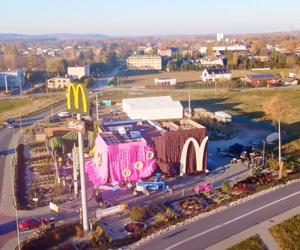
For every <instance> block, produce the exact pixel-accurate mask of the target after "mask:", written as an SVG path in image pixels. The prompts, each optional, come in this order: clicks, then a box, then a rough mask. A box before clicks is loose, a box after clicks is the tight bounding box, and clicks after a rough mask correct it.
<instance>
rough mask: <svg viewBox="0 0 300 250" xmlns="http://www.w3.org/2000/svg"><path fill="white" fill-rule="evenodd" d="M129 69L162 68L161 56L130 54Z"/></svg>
mask: <svg viewBox="0 0 300 250" xmlns="http://www.w3.org/2000/svg"><path fill="white" fill-rule="evenodd" d="M127 69H128V70H161V69H162V60H161V57H160V56H141V55H138V56H130V57H128V59H127Z"/></svg>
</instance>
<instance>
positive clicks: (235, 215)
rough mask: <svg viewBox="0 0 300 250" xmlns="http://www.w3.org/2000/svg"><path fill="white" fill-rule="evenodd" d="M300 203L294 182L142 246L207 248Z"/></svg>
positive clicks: (299, 194) (299, 184)
mask: <svg viewBox="0 0 300 250" xmlns="http://www.w3.org/2000/svg"><path fill="white" fill-rule="evenodd" d="M299 205H300V183H294V184H292V185H289V186H287V187H284V188H282V189H278V190H275V191H273V192H271V193H268V194H266V195H264V196H261V197H258V198H256V199H253V200H250V201H248V202H246V203H243V204H241V205H238V206H235V207H231V208H229V209H226V210H224V211H222V212H220V213H217V214H214V215H211V216H209V217H206V218H203V219H201V220H198V221H196V222H193V223H191V224H189V225H185V226H182V227H179V228H177V229H176V230H173V231H171V232H169V233H167V234H163V235H161V236H159V237H156V238H155V240H152V241H150V242H149V243H147V244H145V245H143V246H141V247H139V248H138V249H143V250H145V249H149V250H150V249H151V250H152V249H156V250H160V249H168V250H171V249H181V250H182V249H189V250H193V249H197V250H200V249H205V248H207V247H209V246H211V245H213V244H215V243H217V242H219V241H222V240H224V239H226V238H228V237H230V236H232V235H234V234H237V233H239V232H241V231H243V230H245V229H247V228H249V227H251V226H254V225H256V224H258V223H260V222H262V221H265V220H268V219H270V218H272V217H274V216H276V215H278V214H280V213H283V212H285V211H287V210H289V209H292V208H294V207H296V206H299Z"/></svg>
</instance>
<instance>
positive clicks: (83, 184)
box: [77, 114, 89, 231]
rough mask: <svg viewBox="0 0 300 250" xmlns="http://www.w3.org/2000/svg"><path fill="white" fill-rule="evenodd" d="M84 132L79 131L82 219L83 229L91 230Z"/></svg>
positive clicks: (78, 117)
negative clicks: (85, 169)
mask: <svg viewBox="0 0 300 250" xmlns="http://www.w3.org/2000/svg"><path fill="white" fill-rule="evenodd" d="M77 120H78V121H81V116H80V114H77ZM83 144H84V141H83V133H82V132H78V148H79V170H80V186H81V199H82V220H83V223H82V224H83V230H84V231H88V230H89V221H88V209H87V195H86V180H85V171H84V150H83Z"/></svg>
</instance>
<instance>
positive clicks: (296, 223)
mask: <svg viewBox="0 0 300 250" xmlns="http://www.w3.org/2000/svg"><path fill="white" fill-rule="evenodd" d="M270 232H271V234H272V235H273V237H274V238H275V240H276V242H277V243H278V244H279V246H280V248H281V249H283V250H290V249H295V250H296V249H300V215H297V216H295V217H293V218H291V219H289V220H286V221H284V222H282V223H281V224H278V225H276V226H274V227H272V228H271V229H270Z"/></svg>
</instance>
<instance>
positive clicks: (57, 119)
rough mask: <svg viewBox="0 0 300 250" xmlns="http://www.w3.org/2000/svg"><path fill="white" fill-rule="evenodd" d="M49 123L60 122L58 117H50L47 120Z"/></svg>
mask: <svg viewBox="0 0 300 250" xmlns="http://www.w3.org/2000/svg"><path fill="white" fill-rule="evenodd" d="M49 122H50V123H58V122H61V118H60V117H59V116H58V115H54V116H51V117H50V118H49Z"/></svg>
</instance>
